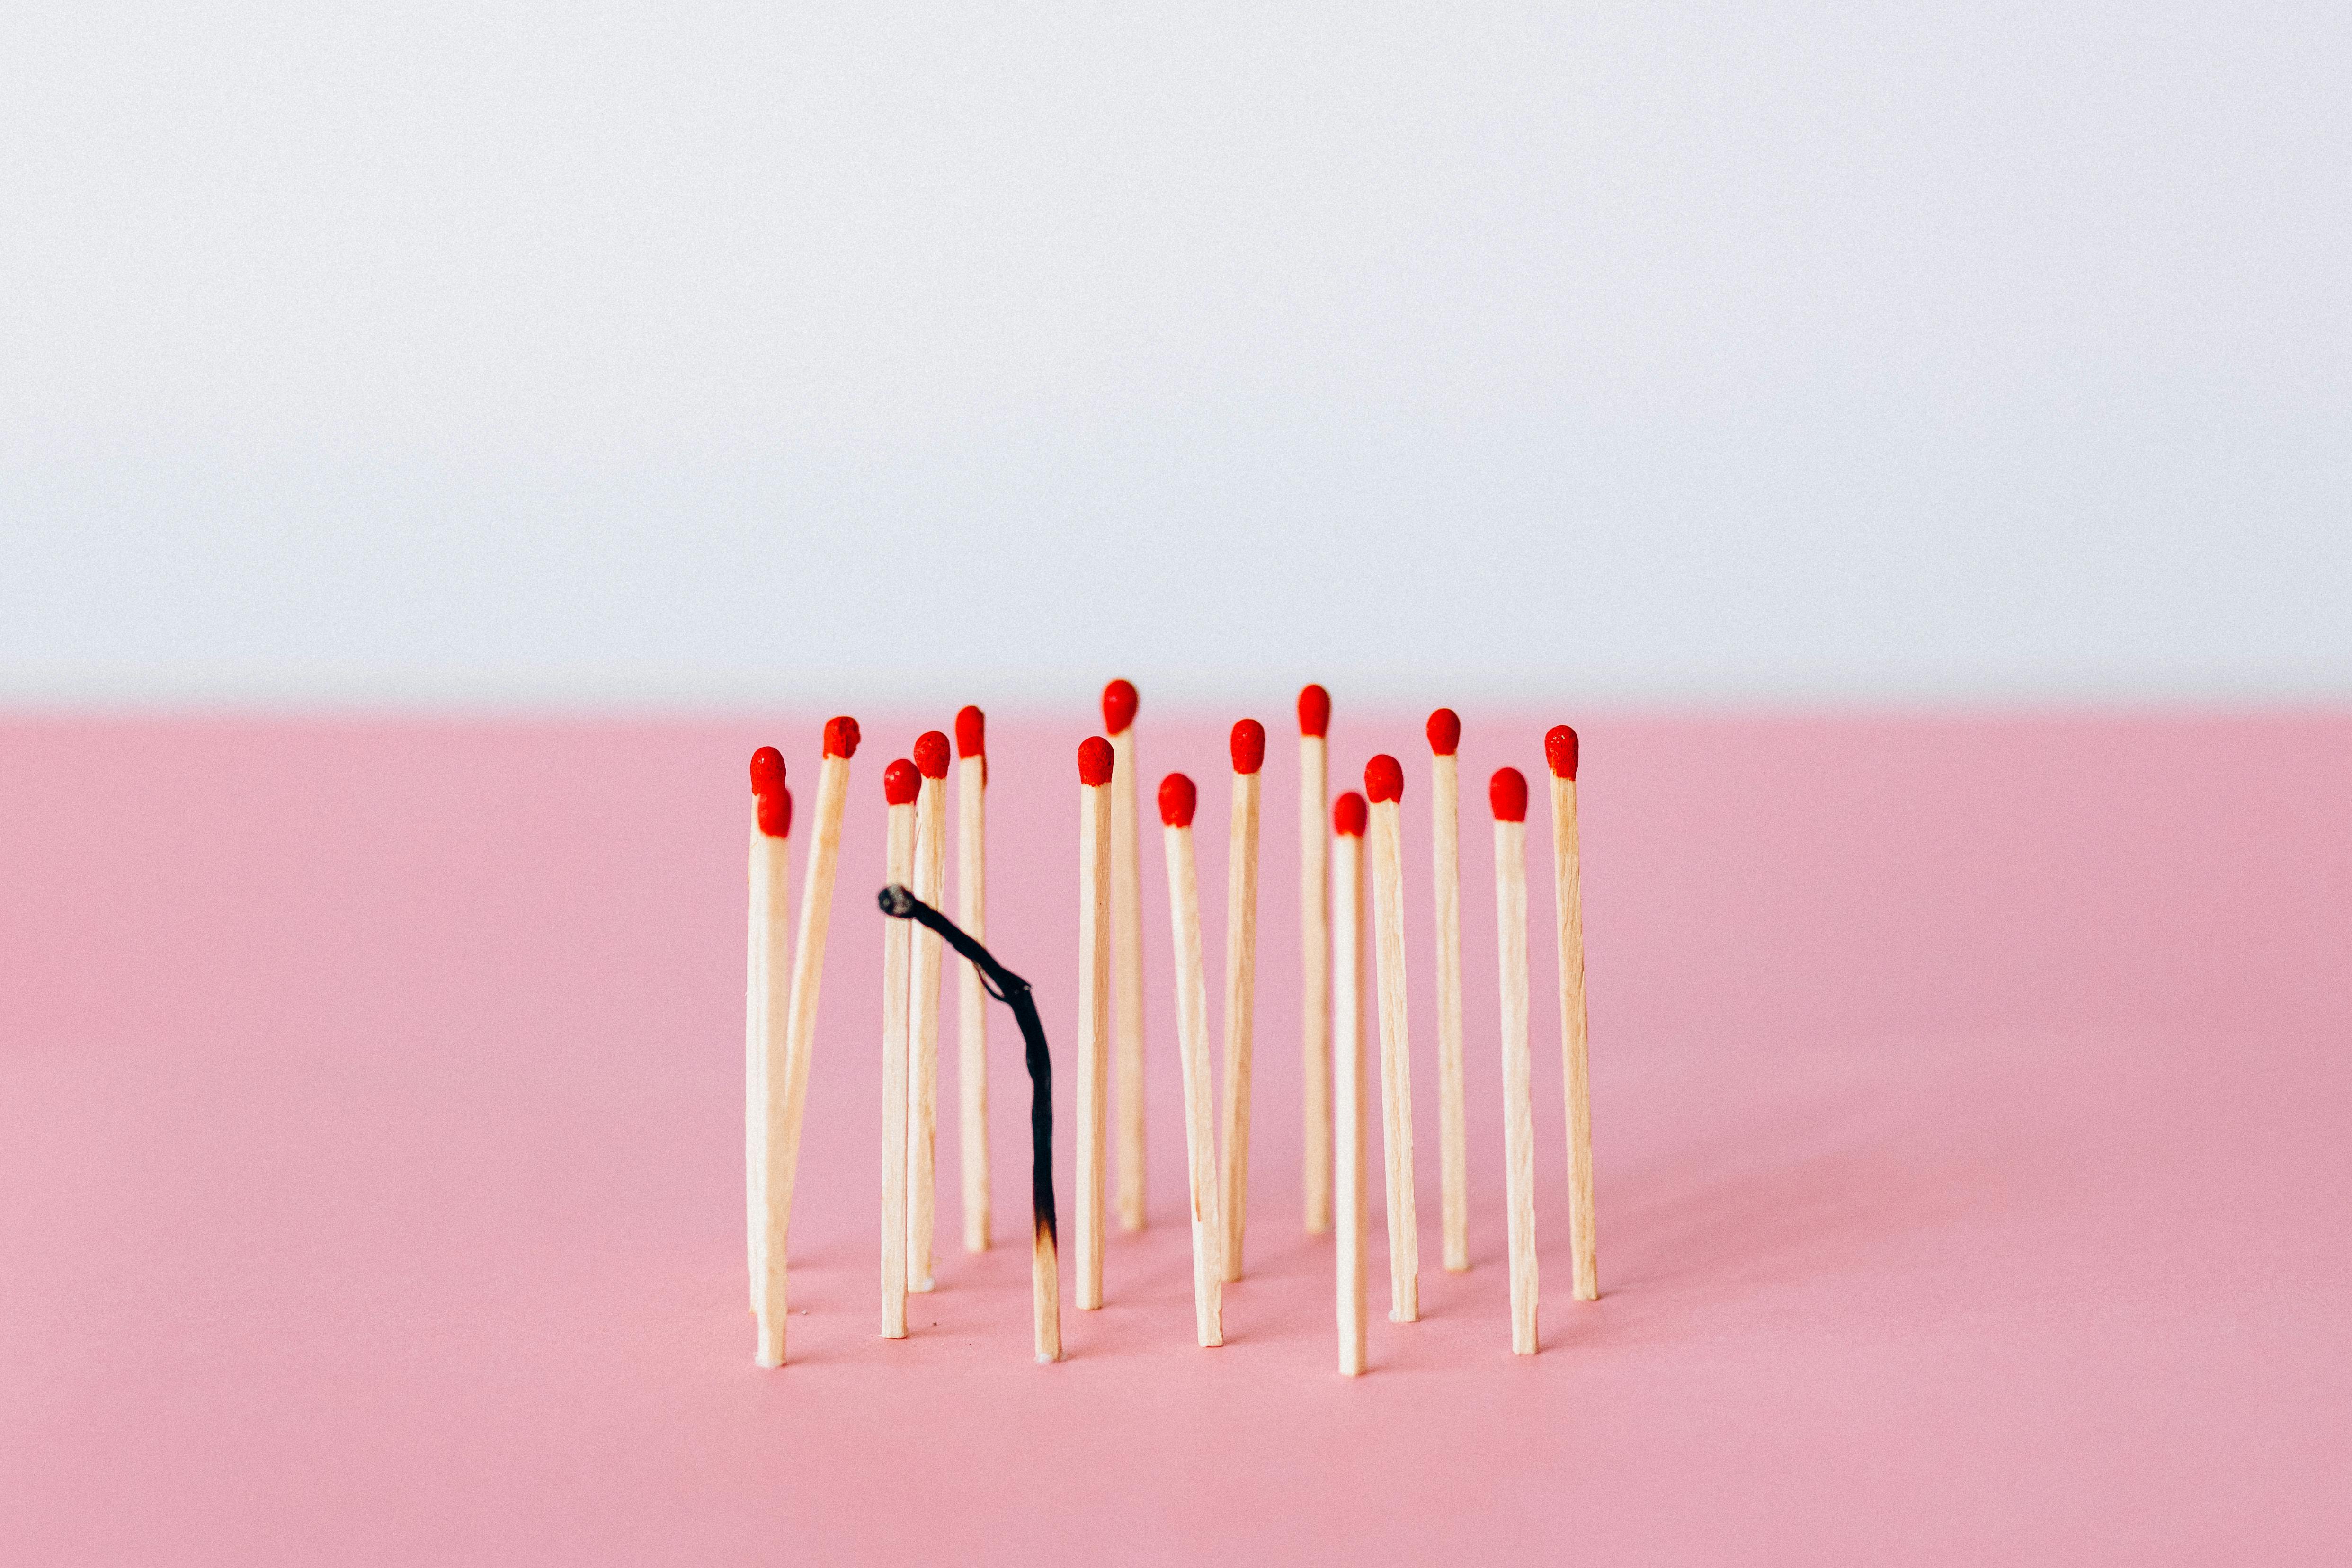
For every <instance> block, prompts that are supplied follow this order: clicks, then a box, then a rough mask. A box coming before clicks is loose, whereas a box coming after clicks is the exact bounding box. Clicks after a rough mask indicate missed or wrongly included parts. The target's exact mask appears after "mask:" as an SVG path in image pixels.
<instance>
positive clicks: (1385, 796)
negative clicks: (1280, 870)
mask: <svg viewBox="0 0 2352 1568" xmlns="http://www.w3.org/2000/svg"><path fill="white" fill-rule="evenodd" d="M1364 794H1365V795H1367V796H1369V797H1370V801H1371V806H1370V815H1371V832H1370V837H1371V853H1372V963H1373V970H1374V973H1376V974H1377V976H1378V978H1379V984H1380V1013H1381V1153H1382V1154H1383V1156H1384V1157H1385V1161H1386V1164H1387V1167H1388V1199H1389V1211H1388V1218H1389V1321H1391V1322H1392V1323H1410V1322H1413V1321H1416V1320H1418V1319H1419V1318H1420V1316H1421V1220H1420V1216H1419V1215H1418V1214H1417V1213H1416V1211H1415V1208H1414V1203H1413V1191H1412V1046H1411V1043H1410V1042H1409V1041H1408V1039H1407V1038H1406V1035H1405V1005H1404V825H1403V823H1402V820H1401V814H1402V809H1403V800H1404V768H1403V767H1402V765H1401V764H1400V763H1398V762H1397V760H1396V759H1395V758H1394V757H1391V756H1390V755H1388V754H1387V753H1385V752H1383V753H1381V755H1379V756H1377V757H1374V758H1373V759H1372V760H1371V761H1370V762H1369V763H1365V764H1364Z"/></svg>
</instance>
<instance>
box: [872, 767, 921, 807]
mask: <svg viewBox="0 0 2352 1568" xmlns="http://www.w3.org/2000/svg"><path fill="white" fill-rule="evenodd" d="M922 787H923V775H922V774H921V773H918V772H916V771H915V764H914V763H910V762H908V760H907V759H906V758H904V757H900V758H899V759H898V761H897V762H895V763H891V764H890V765H889V766H888V767H887V768H884V769H883V770H882V798H883V799H884V800H887V801H888V802H889V803H890V804H891V805H914V804H915V792H916V791H918V790H919V789H921V788H922Z"/></svg>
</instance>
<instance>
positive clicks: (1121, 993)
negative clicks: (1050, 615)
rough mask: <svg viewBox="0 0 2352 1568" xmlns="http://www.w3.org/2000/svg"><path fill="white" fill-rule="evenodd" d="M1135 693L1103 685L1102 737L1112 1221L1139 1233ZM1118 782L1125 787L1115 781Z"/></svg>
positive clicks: (1139, 877)
mask: <svg viewBox="0 0 2352 1568" xmlns="http://www.w3.org/2000/svg"><path fill="white" fill-rule="evenodd" d="M1136 705H1137V698H1136V694H1135V688H1134V686H1133V685H1132V684H1130V683H1129V682H1128V681H1124V680H1114V681H1112V682H1111V683H1110V684H1109V685H1108V686H1106V687H1104V688H1103V694H1102V715H1103V732H1104V733H1105V734H1107V735H1108V736H1109V737H1110V750H1111V756H1112V758H1113V763H1112V766H1113V769H1114V770H1115V773H1116V776H1115V778H1114V779H1113V781H1112V784H1111V797H1110V854H1111V859H1110V920H1111V942H1112V944H1113V945H1112V949H1111V984H1112V986H1113V992H1112V998H1111V1022H1112V1031H1113V1045H1112V1056H1113V1072H1112V1078H1113V1080H1114V1089H1113V1092H1114V1093H1115V1094H1116V1095H1117V1097H1118V1110H1117V1113H1116V1121H1117V1123H1118V1223H1119V1226H1120V1227H1121V1228H1122V1229H1125V1230H1141V1229H1142V1228H1143V1225H1144V1219H1145V1215H1146V1207H1145V1204H1144V1192H1143V873H1142V862H1141V860H1140V859H1139V850H1138V848H1137V841H1136V825H1135V791H1136V780H1137V779H1138V778H1139V776H1140V775H1139V773H1137V771H1136V766H1135V710H1136ZM1120 781H1124V782H1120Z"/></svg>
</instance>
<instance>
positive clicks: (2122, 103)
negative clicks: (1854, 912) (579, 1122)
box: [0, 0, 2352, 703]
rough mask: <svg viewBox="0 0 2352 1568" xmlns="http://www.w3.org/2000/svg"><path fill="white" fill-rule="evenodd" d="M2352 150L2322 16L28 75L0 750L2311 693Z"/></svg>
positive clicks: (34, 17) (1589, 22) (338, 31)
mask: <svg viewBox="0 0 2352 1568" xmlns="http://www.w3.org/2000/svg"><path fill="white" fill-rule="evenodd" d="M1270 13H1272V14H1273V15H1270ZM2348 80H2352V6H2347V5H2344V4H2342V0H2315V3H2308V4H2302V3H2294V0H2287V3H2282V4H2263V3H2261V0H2249V3H2246V4H2240V5H2227V6H2221V5H2210V4H2200V5H2187V4H2181V3H2178V0H2152V3H2147V4H2132V5H2126V4H2123V3H2122V0H2088V3H2085V0H2075V3H2073V4H2066V3H2063V0H2061V3H2060V4H2058V5H2054V6H2053V5H2050V4H2048V3H2046V0H2035V3H2033V4H2025V3H2022V0H1990V3H1987V0H1966V3H1960V0H1853V3H1848V4H1831V3H1810V4H1809V3H1805V0H1741V3H1738V4H1731V3H1716V4H1708V3H1685V4H1659V3H1656V0H1591V3H1588V4H1580V5H1561V6H1554V7H1511V6H1498V5H1481V4H1474V3H1465V0H1454V3H1451V4H1447V5H1419V6H1411V7H1405V6H1366V5H1333V4H1329V3H1328V0H1318V3H1311V4H1303V5H1284V6H1266V5H1254V6H1192V7H1174V8H1171V7H1167V6H1160V5H1152V6H1147V5H1132V4H1113V5H1102V4H1092V5H1066V6H1055V5H1033V6H1026V7H1001V6H979V5H971V6H950V5H934V4H923V5H890V4H887V3H882V4H877V3H875V0H860V3H858V4H854V5H821V4H790V3H788V4H785V5H724V4H708V3H704V4H697V3H693V0H680V3H675V4H670V5H660V6H656V5H635V6H625V5H593V4H573V5H562V6H555V5H545V6H535V5H523V4H519V3H517V0H462V3H440V0H423V3H417V4H408V5H398V4H385V5H367V6H341V7H330V6H319V5H307V4H293V3H287V4H281V5H270V4H262V3H259V0H191V3H184V4H174V5H163V4H109V3H106V0H86V3H79V4H75V5H34V6H26V7H21V8H19V12H18V13H17V14H16V15H14V16H11V18H10V19H9V21H8V22H7V23H6V25H5V44H0V529H5V557H0V698H5V699H8V700H15V701H17V702H26V701H31V702H36V703H47V702H75V701H82V700H164V701H172V700H202V701H215V700H233V701H264V702H268V701H281V700H293V701H313V700H327V701H334V702H342V701H352V700H358V701H379V700H390V701H395V702H399V701H428V702H429V701H444V700H481V701H490V702H507V701H518V700H520V701H537V700H561V701H587V702H594V701H602V700H661V701H671V700H688V701H691V700H740V699H743V698H764V697H768V696H774V695H789V694H791V693H793V692H795V691H798V690H801V689H803V688H807V687H810V686H812V685H814V687H815V688H817V689H820V690H821V691H823V692H825V693H840V694H841V695H842V696H843V697H845V698H846V697H847V696H851V695H858V696H866V695H869V694H872V695H879V694H887V693H899V692H905V693H916V692H922V693H931V692H935V691H936V692H939V693H940V694H942V695H955V694H958V693H961V692H965V691H968V690H971V689H973V679H974V677H975V675H977V676H980V677H983V678H985V679H989V680H991V681H993V682H995V683H997V688H998V689H1015V690H1022V691H1031V692H1034V693H1035V694H1036V696H1037V697H1038V698H1039V699H1041V700H1043V699H1045V698H1047V697H1060V696H1062V695H1065V694H1066V693H1075V692H1079V691H1090V690H1091V689H1093V688H1094V687H1095V686H1096V685H1097V684H1098V683H1099V681H1100V679H1101V678H1102V677H1103V675H1104V674H1105V673H1106V672H1108V671H1109V670H1111V669H1113V668H1116V669H1117V670H1118V671H1121V672H1124V673H1128V674H1129V675H1132V676H1133V677H1134V678H1136V679H1138V680H1139V682H1141V683H1144V684H1145V686H1146V688H1147V691H1148V692H1162V691H1168V692H1174V693H1177V694H1182V693H1186V692H1203V693H1204V692H1206V691H1208V690H1211V689H1215V688H1217V687H1219V686H1221V685H1224V684H1227V683H1230V682H1233V681H1234V680H1238V679H1266V680H1269V681H1279V682H1281V683H1282V684H1284V685H1287V684H1289V683H1291V682H1293V681H1296V680H1297V679H1303V678H1305V677H1306V676H1308V675H1313V676H1316V677H1318V678H1320V679H1326V680H1327V681H1330V682H1332V683H1334V684H1335V685H1338V684H1341V683H1344V684H1345V685H1346V687H1347V688H1348V689H1349V691H1350V692H1351V693H1370V692H1382V693H1389V694H1393V695H1394V696H1396V697H1398V698H1401V699H1402V698H1405V697H1412V698H1415V699H1419V698H1422V697H1424V696H1428V695H1431V694H1433V693H1440V692H1443V693H1450V694H1454V695H1457V696H1475V695H1503V694H1507V693H1511V692H1516V691H1526V692H1534V691H1538V690H1540V691H1544V692H1547V693H1549V692H1561V691H1568V692H1576V693H1582V694H1585V695H1588V696H1590V697H1592V698H1595V699H1623V700H1643V699H1667V700H1781V699H1796V700H1822V699H1830V700H1847V699H1853V700H1881V699H1896V700H1912V699H1927V700H1939V699H1960V700H2011V699H2025V700H2062V701H2064V700H2082V699H2098V698H2105V697H2112V696H2121V697H2126V698H2132V699H2141V698H2168V697H2183V698H2190V699H2201V698H2222V699H2231V698H2252V699H2266V698H2298V697H2311V696H2319V697H2323V698H2332V697H2340V696H2342V695H2344V694H2345V693H2347V691H2352V390H2347V389H2352V370H2348V369H2347V367H2352V281H2347V280H2352V261H2347V258H2352V175H2347V170H2352V92H2347V90H2346V88H2345V85H2344V84H2345V83H2346V82H2347V81H2348ZM814 700H820V701H822V700H826V699H824V698H823V697H818V698H815V699H814Z"/></svg>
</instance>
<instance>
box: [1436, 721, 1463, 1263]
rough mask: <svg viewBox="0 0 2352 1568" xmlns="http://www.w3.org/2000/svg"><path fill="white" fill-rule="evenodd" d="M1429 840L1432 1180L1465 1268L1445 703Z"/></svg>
mask: <svg viewBox="0 0 2352 1568" xmlns="http://www.w3.org/2000/svg"><path fill="white" fill-rule="evenodd" d="M1428 734H1429V810H1430V826H1431V828H1432V830H1433V831H1432V833H1431V835H1430V842H1431V843H1432V845H1433V847H1434V850H1435V853H1434V854H1433V856H1432V864H1433V866H1434V868H1435V876H1436V892H1437V905H1436V907H1437V1183H1438V1192H1439V1194H1440V1196H1441V1198H1442V1200H1443V1205H1444V1221H1445V1267H1446V1268H1447V1270H1448V1271H1450V1272H1452V1273H1455V1274H1459V1273H1461V1272H1462V1271H1463V1270H1464V1269H1466V1268H1469V1267H1470V1144H1469V1137H1468V1134H1467V1132H1466V1131H1465V1129H1464V1126H1463V1111H1462V825H1461V820H1460V817H1461V809H1460V802H1459V787H1460V778H1459V773H1458V771H1457V769H1456V768H1455V765H1454V752H1455V751H1457V750H1458V749H1459V748H1460V746H1461V744H1462V721H1461V719H1460V718H1459V717H1458V716H1456V715H1455V713H1454V710H1453V709H1451V708H1440V709H1439V710H1437V711H1436V712H1434V713H1432V714H1431V715H1430V716H1429V724H1428Z"/></svg>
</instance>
